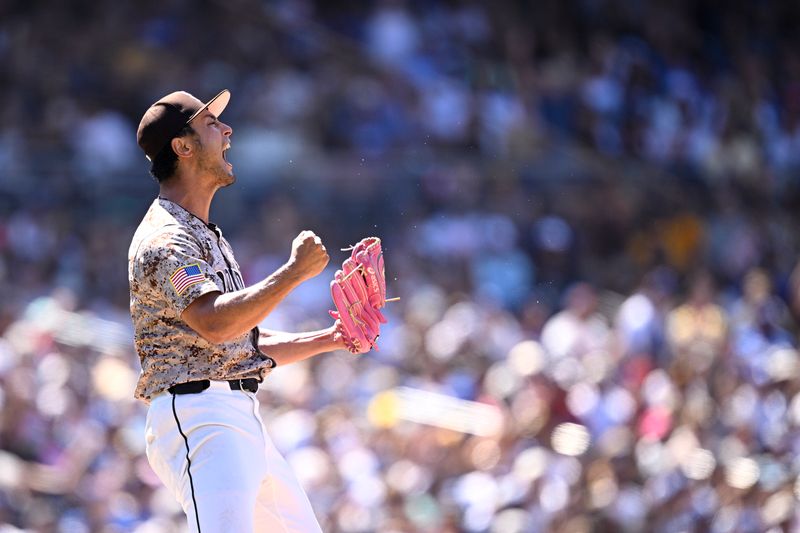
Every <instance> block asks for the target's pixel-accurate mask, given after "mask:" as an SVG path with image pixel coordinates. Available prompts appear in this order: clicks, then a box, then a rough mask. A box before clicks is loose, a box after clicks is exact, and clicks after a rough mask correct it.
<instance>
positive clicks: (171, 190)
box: [158, 184, 214, 224]
mask: <svg viewBox="0 0 800 533" xmlns="http://www.w3.org/2000/svg"><path fill="white" fill-rule="evenodd" d="M158 195H159V196H160V197H161V198H166V199H167V200H169V201H170V202H175V203H176V204H178V205H179V206H181V207H182V208H184V209H186V210H187V211H189V212H190V213H191V214H193V215H194V216H196V217H197V218H199V219H200V220H202V221H203V222H205V223H206V224H208V213H209V211H210V209H211V199H212V198H213V197H214V193H211V194H208V193H206V192H204V191H199V190H197V189H194V190H192V189H187V188H186V187H180V186H166V185H164V184H162V185H161V189H160V191H159V194H158Z"/></svg>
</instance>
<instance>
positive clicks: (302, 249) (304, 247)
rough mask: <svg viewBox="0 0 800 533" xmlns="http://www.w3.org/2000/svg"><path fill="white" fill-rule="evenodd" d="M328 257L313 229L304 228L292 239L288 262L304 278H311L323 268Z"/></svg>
mask: <svg viewBox="0 0 800 533" xmlns="http://www.w3.org/2000/svg"><path fill="white" fill-rule="evenodd" d="M329 260H330V257H328V251H327V250H325V246H323V245H322V241H321V240H320V238H319V237H317V236H316V235H315V234H314V232H313V231H309V230H305V231H301V232H300V234H299V235H298V236H297V237H295V238H294V241H292V255H291V258H290V259H289V264H291V265H292V267H293V268H295V269H297V271H298V272H300V274H301V275H302V276H303V278H305V279H309V278H313V277H314V276H316V275H317V274H319V273H320V272H322V271H323V270H324V269H325V266H326V265H327V264H328V261H329Z"/></svg>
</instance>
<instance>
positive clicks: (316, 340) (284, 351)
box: [258, 326, 344, 366]
mask: <svg viewBox="0 0 800 533" xmlns="http://www.w3.org/2000/svg"><path fill="white" fill-rule="evenodd" d="M258 347H259V349H260V350H261V351H262V352H264V353H265V354H267V355H269V356H270V357H272V358H273V359H274V360H275V362H276V363H277V364H278V366H282V365H288V364H290V363H296V362H297V361H302V360H303V359H308V358H309V357H313V356H315V355H319V354H321V353H325V352H331V351H334V350H338V349H340V348H343V347H344V345H343V343H342V341H341V339H340V338H339V336H338V335H337V334H336V328H335V326H331V327H329V328H327V329H322V330H318V331H308V332H305V333H286V332H282V331H262V332H261V336H260V338H259V340H258Z"/></svg>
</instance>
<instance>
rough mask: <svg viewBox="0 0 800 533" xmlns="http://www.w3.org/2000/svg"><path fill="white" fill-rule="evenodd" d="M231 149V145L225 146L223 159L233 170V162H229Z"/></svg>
mask: <svg viewBox="0 0 800 533" xmlns="http://www.w3.org/2000/svg"><path fill="white" fill-rule="evenodd" d="M230 148H231V145H230V144H227V145H226V146H225V148H223V149H222V159H224V160H225V162H226V163H228V166H230V167H231V168H233V165H232V164H231V162H230V161H228V150H230Z"/></svg>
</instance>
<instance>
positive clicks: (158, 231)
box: [128, 199, 197, 261]
mask: <svg viewBox="0 0 800 533" xmlns="http://www.w3.org/2000/svg"><path fill="white" fill-rule="evenodd" d="M160 200H161V199H156V200H155V201H154V202H153V204H152V205H151V206H150V209H148V210H147V213H146V214H145V216H144V218H143V219H142V221H141V223H140V224H139V227H138V228H136V232H135V233H134V235H133V239H132V240H131V246H130V249H129V251H128V259H129V260H131V261H133V260H135V259H136V258H137V257H138V258H141V256H142V255H143V254H147V255H158V253H159V251H161V250H164V251H166V250H168V249H170V248H172V247H174V246H181V245H191V244H193V243H195V242H196V241H197V237H196V236H195V235H194V233H195V232H194V231H193V228H192V227H191V226H190V225H187V224H186V223H185V222H183V221H182V220H180V218H179V217H176V216H175V214H173V213H171V212H170V211H169V210H168V209H165V208H164V205H163V203H162V202H161V201H160Z"/></svg>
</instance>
